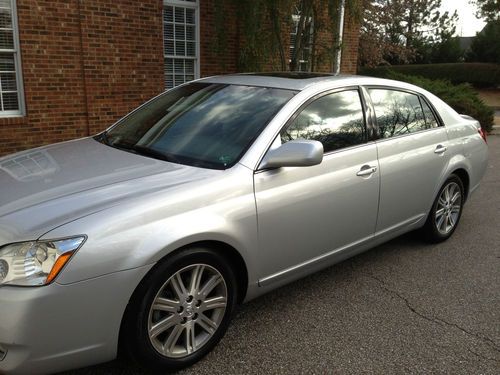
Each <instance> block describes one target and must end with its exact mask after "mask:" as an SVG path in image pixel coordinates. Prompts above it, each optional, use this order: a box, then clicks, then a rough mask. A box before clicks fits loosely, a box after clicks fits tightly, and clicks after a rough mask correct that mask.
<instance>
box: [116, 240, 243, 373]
mask: <svg viewBox="0 0 500 375" xmlns="http://www.w3.org/2000/svg"><path fill="white" fill-rule="evenodd" d="M237 290H238V288H237V282H236V278H235V276H234V271H233V269H232V267H231V264H230V263H229V262H228V261H227V259H226V258H225V257H223V256H222V255H221V254H220V253H218V252H216V251H213V250H211V249H205V248H199V247H195V248H190V249H185V250H183V251H181V252H178V253H176V254H174V255H172V256H167V258H166V259H165V260H163V261H161V262H159V263H158V264H157V265H156V266H155V267H154V268H153V269H152V270H151V271H150V272H149V274H148V275H146V277H145V278H144V279H143V280H142V281H141V283H140V284H139V286H138V287H137V289H136V291H135V292H134V295H133V296H132V299H131V300H130V303H129V305H128V306H127V311H126V313H125V317H124V321H123V324H122V329H121V334H120V345H121V348H122V349H126V351H127V353H128V354H129V356H130V357H132V359H134V360H135V362H137V363H138V364H139V365H140V366H141V367H143V368H146V369H147V370H150V371H155V372H156V371H162V372H165V371H176V370H179V369H181V368H184V367H187V366H190V365H192V364H194V363H195V362H197V361H199V360H200V359H201V358H202V357H203V356H204V355H206V354H207V353H208V352H209V351H210V350H211V349H212V348H213V347H214V346H215V345H216V344H217V343H218V342H219V341H220V339H221V338H222V337H223V336H224V333H225V331H226V330H227V327H228V325H229V321H230V319H231V314H232V312H233V310H234V307H235V305H236V301H237Z"/></svg>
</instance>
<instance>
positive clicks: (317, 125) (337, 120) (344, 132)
mask: <svg viewBox="0 0 500 375" xmlns="http://www.w3.org/2000/svg"><path fill="white" fill-rule="evenodd" d="M280 137H281V142H282V143H285V142H288V141H291V140H295V139H309V140H315V141H320V142H321V143H322V144H323V148H324V150H325V152H330V151H334V150H338V149H341V148H345V147H350V146H355V145H358V144H361V143H364V142H365V141H366V128H365V122H364V116H363V107H362V106H361V100H360V97H359V93H358V91H357V90H347V91H341V92H335V93H332V94H328V95H325V96H322V97H320V98H319V99H316V100H314V101H313V102H311V103H310V104H308V105H307V106H306V107H305V108H304V109H302V110H301V112H300V113H299V114H298V115H297V116H296V117H295V119H294V120H293V121H292V122H291V123H290V124H289V125H288V126H286V127H285V128H284V129H283V130H282V131H281V133H280Z"/></svg>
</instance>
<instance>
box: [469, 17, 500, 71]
mask: <svg viewBox="0 0 500 375" xmlns="http://www.w3.org/2000/svg"><path fill="white" fill-rule="evenodd" d="M470 48H471V51H470V53H469V54H468V56H467V60H468V61H474V62H492V63H497V64H500V18H499V19H497V20H493V21H490V22H488V23H487V24H486V26H485V27H484V29H483V30H482V31H481V32H479V33H477V35H476V37H475V38H474V41H473V42H472V44H471V47H470Z"/></svg>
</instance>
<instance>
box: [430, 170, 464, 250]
mask: <svg viewBox="0 0 500 375" xmlns="http://www.w3.org/2000/svg"><path fill="white" fill-rule="evenodd" d="M464 201H465V197H464V185H463V183H462V180H461V179H460V178H459V177H458V176H457V175H454V174H452V175H451V176H450V177H449V178H448V179H447V180H446V182H445V183H444V184H443V186H442V187H441V189H439V193H438V195H437V197H436V200H435V201H434V203H433V205H432V208H431V212H430V213H429V216H428V217H427V221H426V223H425V225H424V227H423V228H422V231H423V234H424V236H425V238H426V240H428V241H429V242H433V243H437V242H442V241H445V240H447V239H448V238H450V237H451V235H452V234H453V232H454V231H455V229H456V228H457V226H458V223H459V221H460V217H461V216H462V210H463V205H464Z"/></svg>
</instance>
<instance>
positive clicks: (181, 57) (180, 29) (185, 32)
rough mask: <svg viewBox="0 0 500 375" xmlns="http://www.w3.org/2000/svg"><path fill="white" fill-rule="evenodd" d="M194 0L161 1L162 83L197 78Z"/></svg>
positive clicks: (197, 10)
mask: <svg viewBox="0 0 500 375" xmlns="http://www.w3.org/2000/svg"><path fill="white" fill-rule="evenodd" d="M198 12H199V5H198V1H197V0H176V1H168V0H166V1H164V7H163V48H164V63H165V87H166V88H167V89H171V88H172V87H175V86H178V85H181V84H183V83H185V82H188V81H192V80H193V79H196V78H199V76H200V73H199V56H198V43H199V41H198V29H197V28H198V27H199V25H198V15H197V14H198Z"/></svg>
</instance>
